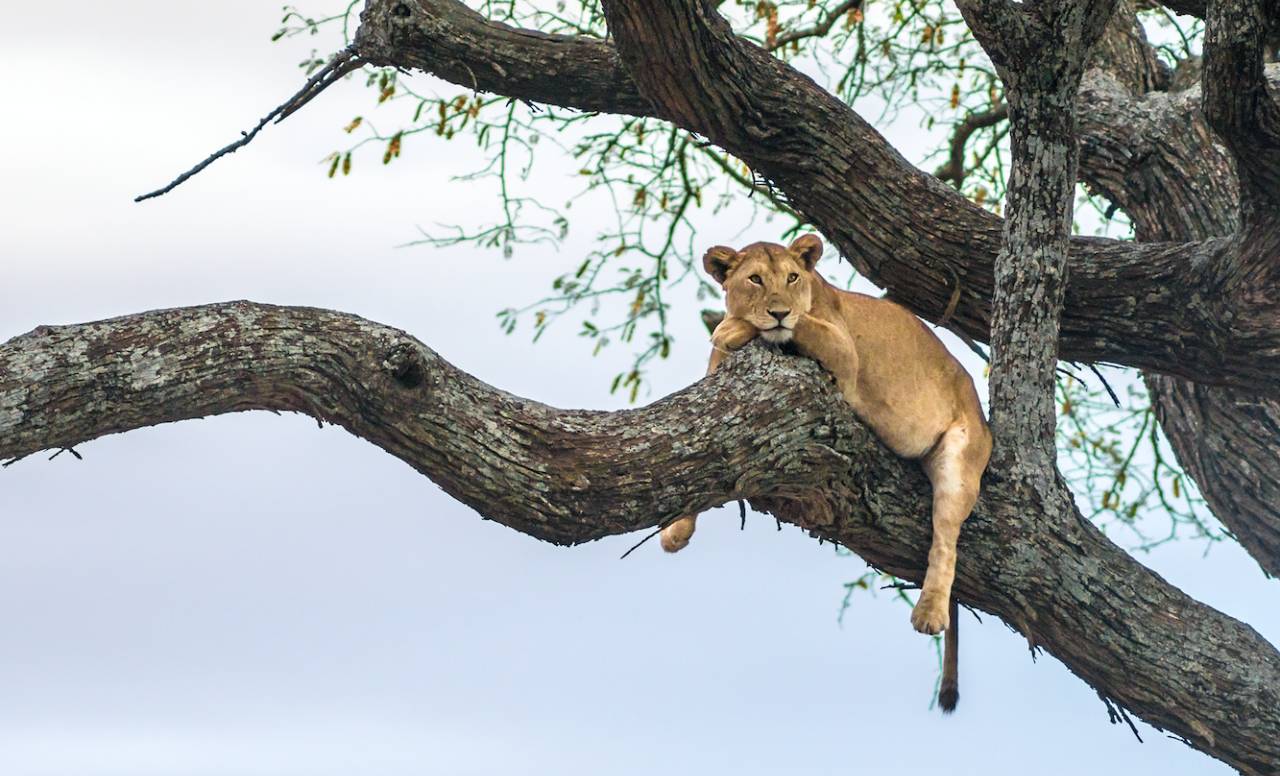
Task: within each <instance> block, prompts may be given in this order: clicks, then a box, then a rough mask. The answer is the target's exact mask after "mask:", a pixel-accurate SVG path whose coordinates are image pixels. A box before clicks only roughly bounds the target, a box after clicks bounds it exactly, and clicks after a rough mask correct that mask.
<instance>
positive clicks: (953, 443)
mask: <svg viewBox="0 0 1280 776" xmlns="http://www.w3.org/2000/svg"><path fill="white" fill-rule="evenodd" d="M989 439H990V437H989V436H988V433H987V430H986V428H985V427H982V426H973V425H971V424H970V423H964V422H961V423H957V424H956V425H953V426H952V427H951V428H949V429H947V431H945V432H944V433H943V435H942V437H941V438H940V439H939V440H938V444H937V445H936V446H935V447H934V449H933V450H932V451H930V453H929V454H928V455H927V456H925V458H924V460H923V461H922V463H923V465H924V471H925V474H926V475H927V476H928V477H929V482H931V483H932V484H933V544H932V546H931V547H930V548H929V570H928V571H927V572H926V573H925V577H924V585H922V586H921V590H920V599H919V600H918V601H917V602H916V606H915V609H913V610H912V612H911V624H912V625H913V626H914V627H915V629H916V630H918V631H920V632H921V633H929V634H935V633H940V632H942V631H944V630H946V629H947V626H948V625H949V624H950V617H949V613H948V610H949V608H950V606H949V605H950V602H951V583H952V581H953V580H954V579H955V576H956V542H957V540H958V539H959V538H960V525H961V524H962V523H963V522H964V521H965V518H967V517H968V516H969V513H970V512H972V511H973V505H974V504H975V503H976V502H977V500H978V486H979V483H980V481H981V479H982V472H983V470H984V469H985V468H986V465H987V457H988V455H989V454H990V441H989Z"/></svg>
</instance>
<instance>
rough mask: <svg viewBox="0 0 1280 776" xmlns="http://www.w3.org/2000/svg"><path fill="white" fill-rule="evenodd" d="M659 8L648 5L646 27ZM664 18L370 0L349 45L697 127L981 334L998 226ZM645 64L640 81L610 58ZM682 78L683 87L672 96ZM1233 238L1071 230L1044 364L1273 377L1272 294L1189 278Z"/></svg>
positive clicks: (878, 268)
mask: <svg viewBox="0 0 1280 776" xmlns="http://www.w3.org/2000/svg"><path fill="white" fill-rule="evenodd" d="M668 5H669V4H668V3H662V2H660V3H655V4H653V9H652V13H653V14H655V16H654V17H653V18H654V20H655V21H661V19H660V18H659V17H660V16H661V15H662V14H664V13H666V10H664V9H668ZM607 8H608V6H607V5H606V9H607ZM681 13H683V14H685V15H683V16H679V17H676V16H670V15H668V16H667V17H666V22H665V23H667V24H677V23H678V26H679V33H678V34H673V32H663V33H662V34H661V35H659V36H652V37H648V38H645V39H644V40H643V44H642V46H641V47H640V48H638V49H636V50H634V51H632V52H631V54H630V55H628V54H627V52H626V51H621V52H618V51H615V48H614V46H613V45H611V44H609V43H607V42H604V41H598V40H590V39H581V38H565V37H561V36H548V35H543V34H541V33H534V32H529V31H524V30H512V29H511V28H509V27H505V26H503V25H498V24H495V23H492V22H485V21H483V20H481V19H479V18H478V17H476V15H475V14H474V13H473V12H470V11H467V10H466V9H465V7H464V6H463V5H462V4H461V3H459V2H457V0H403V1H402V0H370V1H369V2H368V4H367V5H366V9H365V11H364V13H363V14H362V16H361V26H360V29H359V32H358V34H357V37H356V47H357V50H358V51H359V53H360V55H361V56H362V57H364V58H365V59H367V60H369V61H371V62H374V63H376V64H383V65H390V66H397V67H406V68H416V69H422V70H426V71H428V72H431V73H434V74H436V75H439V76H441V77H443V78H446V79H448V80H450V81H452V82H454V83H456V84H459V85H460V86H463V87H465V88H468V89H470V88H480V89H487V90H492V91H495V92H498V93H500V94H506V95H510V96H513V97H517V98H521V99H530V100H537V101H540V102H547V103H550V104H555V105H563V106H566V107H571V108H577V109H580V110H584V111H602V112H619V113H644V114H646V115H653V116H658V117H660V118H664V119H667V120H670V121H672V122H674V123H676V124H678V125H680V126H682V127H685V128H687V129H689V130H692V131H694V132H698V133H700V134H703V135H705V136H707V137H708V138H709V139H711V140H712V141H713V142H715V143H716V144H718V145H720V146H721V147H723V148H725V149H726V150H728V151H729V152H731V153H733V154H734V155H735V156H738V157H739V158H741V159H743V160H744V161H746V162H747V163H748V164H749V165H751V167H752V168H753V169H755V170H757V171H758V172H760V173H761V174H762V175H764V176H765V177H767V178H768V179H769V180H770V181H771V182H772V183H773V184H774V185H775V186H777V187H778V189H779V190H781V191H782V192H784V193H785V195H786V196H787V198H788V201H789V202H790V203H791V204H792V205H793V206H794V207H795V208H796V209H797V210H798V211H799V212H801V213H802V214H803V215H804V216H805V217H806V218H808V219H809V220H810V221H811V222H812V223H813V224H814V225H815V226H816V227H818V228H819V229H820V230H821V231H822V233H823V234H824V236H826V237H827V238H828V239H829V240H830V241H831V242H832V243H833V244H834V245H835V247H836V248H838V249H839V251H840V252H841V253H842V254H843V255H844V256H845V257H846V258H848V259H849V260H850V261H852V262H853V263H854V265H855V266H857V268H858V269H859V271H861V272H862V273H863V274H865V275H866V276H867V277H868V278H870V279H871V280H872V281H873V282H875V283H876V284H878V285H880V286H882V287H883V288H885V289H886V290H887V291H888V292H889V294H890V295H891V296H892V297H893V298H894V299H895V300H897V301H900V302H901V303H903V304H905V305H907V306H908V307H909V308H910V309H912V310H913V311H914V312H916V313H917V314H919V315H920V316H921V317H923V318H925V319H927V320H933V321H936V320H938V319H940V318H941V317H942V315H943V313H944V311H945V310H946V309H947V307H948V303H949V302H950V300H951V298H952V296H953V293H954V291H955V287H956V284H957V282H958V283H959V285H960V290H961V294H960V300H959V304H958V306H957V307H956V309H955V312H954V314H953V315H952V317H951V318H950V320H949V324H948V325H949V326H951V327H952V328H955V329H956V330H958V331H962V332H964V333H965V334H966V335H967V336H969V337H972V338H974V339H977V340H980V341H984V342H985V341H987V340H988V338H989V333H990V320H991V302H992V299H993V295H994V287H995V280H994V266H995V257H996V254H997V252H998V250H999V247H1000V240H1001V231H1002V228H1003V224H1002V222H1001V219H999V218H997V217H995V216H993V215H991V214H990V213H987V212H986V211H984V210H982V209H981V208H979V207H977V206H975V205H973V203H971V202H969V201H968V200H967V199H965V198H964V197H962V196H960V195H959V194H958V193H957V192H955V191H954V190H953V189H951V188H950V187H949V186H946V185H945V184H942V183H941V182H939V181H938V180H937V179H936V178H934V177H933V176H930V175H927V174H925V173H923V172H921V171H920V170H917V169H916V168H915V167H913V166H912V165H911V164H910V163H909V162H907V161H906V160H905V159H904V158H903V157H902V155H901V154H899V153H898V152H897V151H896V150H895V149H894V148H893V147H892V146H890V145H889V144H888V143H887V142H886V141H885V139H884V138H883V137H882V136H881V135H880V134H879V133H878V132H876V131H875V129H874V128H873V127H871V126H870V125H869V124H868V123H867V122H865V121H863V120H862V119H861V117H859V116H858V115H857V114H856V113H854V112H853V111H852V110H851V109H850V108H849V107H848V106H847V105H845V104H844V103H843V102H841V101H840V100H839V99H837V98H836V97H834V96H833V95H831V94H830V93H828V92H827V91H825V90H824V89H822V88H821V87H819V86H818V85H817V84H815V83H814V82H813V81H812V80H810V79H809V78H808V77H806V76H804V75H802V74H801V73H799V72H798V71H796V70H795V69H794V68H791V67H790V66H788V65H786V64H785V63H783V62H780V61H779V60H777V59H776V58H774V57H772V56H771V55H770V54H769V53H768V52H767V51H765V50H764V49H761V48H760V47H758V46H755V45H753V44H751V43H749V42H746V41H742V40H740V39H738V38H737V37H735V36H734V35H733V32H732V30H731V29H729V26H728V25H727V24H726V23H725V22H724V20H723V19H722V18H720V16H719V15H718V14H716V13H715V11H714V9H713V8H711V7H710V6H709V5H704V4H692V5H690V6H689V7H688V8H687V9H686V10H685V11H683V12H681ZM664 29H667V28H664ZM674 29H675V28H674V27H673V28H671V30H672V31H674ZM615 38H616V30H615ZM620 54H621V56H620ZM647 60H651V62H649V64H651V65H652V66H653V69H652V70H651V74H650V75H648V76H645V78H646V79H647V80H648V83H647V84H646V85H645V88H644V89H643V90H642V89H640V85H639V84H638V83H637V77H638V76H637V75H636V73H635V72H628V71H627V68H628V67H632V66H634V65H636V64H637V63H640V62H644V61H647ZM664 78H665V79H666V81H665V84H664V83H663V80H664ZM677 87H678V88H677ZM684 87H690V88H693V87H696V88H697V93H696V94H692V93H691V94H689V95H687V96H682V89H683V88H684ZM664 95H665V96H664ZM655 98H657V99H655ZM1238 249H1239V246H1238V245H1237V244H1236V243H1233V242H1232V241H1230V240H1223V239H1219V240H1208V241H1203V242H1196V243H1184V244H1166V245H1135V244H1133V243H1128V242H1124V241H1117V240H1101V239H1096V238H1074V239H1072V241H1071V252H1070V255H1069V258H1068V272H1067V275H1068V277H1069V283H1068V285H1067V287H1066V290H1065V302H1064V308H1063V313H1062V325H1061V338H1060V345H1059V349H1060V352H1061V355H1062V357H1063V358H1067V359H1070V360H1075V361H1106V362H1111V363H1118V364H1124V365H1129V366H1136V367H1141V368H1146V369H1152V370H1156V371H1159V372H1162V373H1167V374H1176V375H1181V376H1184V377H1187V378H1189V379H1196V380H1199V381H1202V382H1211V383H1215V384H1229V385H1237V386H1242V387H1251V388H1252V389H1253V390H1256V391H1266V390H1276V389H1277V388H1280V300H1277V299H1275V298H1272V297H1258V296H1254V295H1247V294H1237V293H1235V289H1234V288H1233V287H1221V288H1220V287H1219V286H1218V285H1217V284H1215V282H1213V281H1214V279H1213V278H1206V277H1203V276H1202V273H1203V272H1205V271H1206V268H1209V267H1212V266H1214V265H1215V264H1216V263H1218V262H1217V259H1218V258H1219V256H1220V255H1221V254H1222V253H1224V252H1230V251H1234V250H1238ZM1205 289H1214V290H1215V292H1214V293H1213V294H1206V293H1205V291H1204V290H1205Z"/></svg>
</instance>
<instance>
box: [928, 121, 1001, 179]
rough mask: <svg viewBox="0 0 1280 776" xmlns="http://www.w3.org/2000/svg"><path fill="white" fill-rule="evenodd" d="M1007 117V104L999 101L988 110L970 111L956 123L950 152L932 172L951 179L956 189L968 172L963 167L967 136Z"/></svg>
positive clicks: (939, 177) (936, 175)
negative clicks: (942, 163) (944, 161)
mask: <svg viewBox="0 0 1280 776" xmlns="http://www.w3.org/2000/svg"><path fill="white" fill-rule="evenodd" d="M1008 117H1009V106H1008V105H1007V104H1005V103H1000V104H999V105H997V106H996V107H994V108H992V109H991V110H989V111H984V112H982V113H970V114H969V115H968V116H965V117H964V119H963V120H962V121H960V122H959V123H958V124H956V131H955V133H954V134H952V135H951V153H950V155H949V158H948V159H947V163H946V164H944V165H942V166H941V167H939V168H938V169H937V171H936V172H934V177H936V178H938V180H943V181H951V183H952V184H953V185H954V186H955V187H956V188H957V189H958V188H960V184H962V183H964V179H965V176H966V175H967V174H968V173H967V172H966V171H965V169H964V149H965V146H966V145H967V144H968V143H969V137H970V136H971V135H972V134H973V133H974V132H977V131H978V130H979V129H986V128H987V127H992V126H995V125H996V124H999V123H1000V122H1001V121H1004V120H1005V119H1006V118H1008Z"/></svg>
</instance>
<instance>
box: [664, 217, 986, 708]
mask: <svg viewBox="0 0 1280 776" xmlns="http://www.w3.org/2000/svg"><path fill="white" fill-rule="evenodd" d="M821 255H822V241H821V240H820V239H818V237H817V236H816V235H812V234H808V235H804V236H803V237H800V238H799V239H797V240H796V241H795V242H793V243H791V245H790V247H783V246H781V245H777V244H775V243H766V242H758V243H754V244H752V245H748V246H747V247H746V248H743V249H742V250H740V251H735V250H733V249H732V248H726V247H723V246H716V247H714V248H712V249H710V250H709V251H707V253H706V255H705V256H703V258H702V264H703V267H705V268H706V271H707V273H708V274H710V275H711V276H712V277H714V278H715V279H716V280H717V281H719V282H720V285H721V286H722V287H723V288H724V290H725V303H726V307H727V311H728V314H727V315H726V316H725V318H724V320H723V321H722V322H721V323H720V325H719V326H717V327H716V330H715V332H714V333H713V334H712V335H711V343H712V351H711V362H710V364H709V365H708V366H707V373H708V374H710V373H711V372H713V371H715V369H716V367H717V366H719V364H720V362H721V360H722V359H723V358H724V357H725V355H726V354H728V353H729V352H730V351H733V350H736V349H738V348H741V347H742V346H743V345H745V344H747V343H748V342H749V341H751V340H752V339H753V338H755V337H756V336H757V335H759V336H760V337H763V338H764V339H765V341H767V342H772V343H774V344H779V345H780V344H783V343H787V342H794V343H795V347H796V349H797V350H799V351H800V352H801V353H802V354H804V355H806V356H809V357H811V358H814V359H816V360H817V361H818V363H820V364H822V366H823V367H824V368H825V369H826V370H827V371H828V372H830V373H831V374H832V375H833V376H834V377H835V379H836V385H837V386H838V387H839V389H840V393H841V394H843V396H844V399H845V401H847V402H849V405H850V406H851V407H853V411H854V412H855V413H857V415H858V417H859V418H861V419H862V421H863V422H864V423H866V424H867V425H868V426H870V427H871V429H872V430H873V431H875V433H876V435H877V436H878V437H880V439H881V441H883V442H884V443H885V444H886V445H888V447H889V449H891V450H893V451H894V452H895V453H897V454H898V455H900V456H902V457H904V458H913V459H918V460H919V461H920V462H921V465H922V466H923V467H924V471H925V474H926V475H927V476H928V478H929V482H930V483H931V484H932V485H933V545H932V547H931V548H930V550H929V570H928V572H927V573H926V574H925V578H924V585H923V586H922V587H921V591H920V599H919V600H918V601H917V602H916V605H915V609H913V610H912V612H911V624H912V625H913V626H915V629H916V630H918V631H920V632H921V633H931V634H932V633H938V632H940V631H943V630H946V631H947V640H946V641H947V644H946V655H945V660H944V664H943V680H942V689H941V691H940V692H939V696H938V698H939V702H940V704H941V706H942V707H943V709H944V710H946V711H950V710H952V709H954V708H955V704H956V701H957V699H958V697H959V692H958V689H957V682H956V654H957V646H958V645H957V638H956V631H957V628H956V622H955V620H956V619H957V618H956V608H955V603H954V602H953V601H951V583H952V580H953V579H954V578H955V564H956V539H957V538H959V536H960V524H961V523H963V522H964V520H965V518H967V517H968V516H969V512H970V511H972V509H973V505H974V502H975V501H977V498H978V485H979V481H980V480H981V478H982V472H983V470H985V469H986V467H987V459H988V458H989V457H990V455H991V433H990V431H989V430H988V428H987V422H986V419H985V418H984V417H983V416H982V407H981V405H980V404H979V403H978V394H977V392H976V391H975V390H974V387H973V380H972V379H970V377H969V375H968V373H966V372H965V370H964V368H963V367H961V366H960V363H959V362H958V361H956V359H955V358H954V357H953V356H952V355H951V354H950V353H948V352H947V349H946V347H944V346H943V344H942V342H941V341H939V340H938V338H937V337H936V336H934V334H933V332H931V331H930V330H929V329H928V328H927V327H926V326H925V325H924V324H923V323H921V321H920V319H918V318H916V317H915V316H914V315H912V314H911V313H910V312H908V311H907V310H906V309H905V308H903V307H901V306H900V305H898V304H895V303H894V302H890V301H888V300H886V299H876V298H875V297H870V296H866V295H865V294H856V293H852V292H849V291H842V290H840V289H838V288H836V287H834V286H832V285H831V284H829V283H827V281H826V280H824V279H823V278H822V276H820V275H818V274H817V273H816V272H814V271H813V266H814V264H816V263H817V261H818V258H819V257H820V256H821ZM696 519H697V516H696V515H688V516H685V517H682V518H680V519H679V520H676V521H675V522H673V523H671V524H670V525H668V526H667V527H666V528H664V529H663V531H662V547H663V549H665V550H666V551H667V552H676V551H678V550H680V549H682V548H683V547H684V546H685V545H687V544H688V543H689V538H690V537H691V536H692V535H693V531H694V527H695V521H696Z"/></svg>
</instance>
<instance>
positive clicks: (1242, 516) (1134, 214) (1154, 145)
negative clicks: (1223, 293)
mask: <svg viewBox="0 0 1280 776" xmlns="http://www.w3.org/2000/svg"><path fill="white" fill-rule="evenodd" d="M1117 17H1121V18H1118V19H1117V20H1116V22H1115V24H1114V26H1115V27H1116V30H1115V34H1109V36H1108V37H1109V38H1122V39H1123V41H1126V42H1132V41H1141V42H1142V43H1143V47H1145V40H1144V39H1143V36H1142V31H1141V27H1139V26H1136V19H1134V18H1133V14H1132V11H1131V10H1126V13H1125V14H1123V15H1122V14H1121V13H1120V12H1117ZM1126 25H1127V26H1126ZM1104 42H1105V39H1104ZM1115 48H1116V50H1119V48H1120V47H1118V46H1117V47H1115ZM1128 51H1129V54H1130V57H1131V58H1129V59H1126V58H1124V57H1118V58H1113V59H1111V60H1108V61H1103V62H1098V61H1097V59H1095V64H1098V65H1099V66H1100V67H1101V68H1102V69H1099V70H1092V71H1090V72H1089V73H1088V74H1086V76H1085V82H1084V87H1083V89H1082V90H1081V93H1080V100H1079V104H1080V107H1081V161H1080V171H1081V177H1082V178H1083V179H1084V180H1086V181H1087V182H1088V183H1089V185H1091V186H1092V187H1093V188H1094V189H1095V190H1097V191H1099V192H1101V193H1102V194H1103V195H1105V196H1106V197H1108V198H1109V199H1110V200H1111V201H1112V202H1114V203H1115V204H1116V205H1117V206H1119V207H1120V208H1122V209H1124V211H1125V212H1126V213H1128V214H1129V217H1130V218H1131V219H1132V220H1133V223H1134V228H1135V231H1136V235H1137V238H1138V239H1139V240H1144V241H1149V240H1155V241H1160V240H1189V239H1203V238H1205V237H1210V236H1214V235H1223V234H1230V233H1232V232H1233V231H1235V229H1236V228H1237V202H1238V199H1237V194H1238V191H1239V189H1238V185H1237V182H1236V177H1235V165H1234V160H1233V158H1232V156H1231V154H1230V153H1228V152H1227V151H1226V150H1225V149H1223V148H1222V147H1221V146H1220V145H1219V144H1217V143H1216V142H1215V136H1214V133H1213V131H1212V130H1211V129H1210V128H1209V126H1208V123H1207V122H1206V120H1205V117H1204V114H1203V113H1202V112H1201V111H1200V104H1201V91H1200V87H1199V86H1198V85H1197V86H1193V87H1191V88H1189V89H1186V90H1185V91H1181V92H1172V93H1165V92H1150V91H1148V89H1149V86H1148V85H1147V84H1144V83H1143V82H1141V81H1135V80H1132V79H1131V78H1130V75H1131V74H1132V73H1134V72H1135V71H1136V70H1138V69H1139V65H1135V62H1134V59H1135V58H1136V59H1138V61H1139V63H1140V61H1141V60H1142V59H1145V58H1146V57H1147V56H1149V54H1148V53H1146V52H1143V51H1141V50H1140V49H1134V48H1132V47H1130V48H1128ZM1267 75H1268V77H1269V80H1270V82H1271V84H1272V88H1273V89H1275V88H1277V87H1278V86H1280V66H1272V67H1270V68H1268V72H1267ZM1231 271H1234V272H1237V273H1240V274H1246V270H1243V269H1235V270H1231ZM1145 377H1146V383H1147V388H1148V390H1149V391H1150V393H1151V397H1152V401H1153V403H1154V405H1155V408H1156V413H1157V416H1158V418H1159V419H1160V423H1161V426H1162V427H1163V428H1164V431H1165V435H1166V436H1167V438H1168V439H1169V441H1170V443H1171V444H1172V445H1173V448H1174V450H1175V452H1176V453H1177V456H1178V460H1179V461H1180V462H1181V463H1182V466H1183V468H1184V469H1185V470H1186V471H1187V472H1188V473H1189V474H1190V475H1191V476H1192V477H1193V478H1194V479H1195V481H1196V483H1197V484H1198V485H1199V486H1200V490H1201V492H1202V493H1203V495H1204V497H1205V499H1206V501H1208V503H1209V506H1210V508H1211V509H1212V510H1213V512H1214V514H1215V515H1216V516H1217V517H1218V518H1219V519H1220V520H1221V521H1222V523H1223V524H1224V525H1225V526H1226V527H1227V528H1229V529H1230V530H1231V532H1232V533H1233V534H1234V535H1235V536H1236V538H1237V539H1238V540H1239V541H1240V544H1241V545H1242V546H1243V547H1244V548H1245V550H1247V551H1248V552H1249V554H1251V555H1252V556H1253V557H1254V558H1255V559H1256V560H1257V561H1258V563H1259V564H1260V565H1261V566H1262V568H1263V569H1264V570H1265V571H1267V572H1268V573H1270V574H1272V575H1273V576H1280V509H1277V508H1276V504H1280V446H1277V445H1276V440H1277V439H1280V398H1277V397H1276V396H1275V395H1259V394H1253V393H1250V392H1247V391H1241V390H1237V389H1231V388H1222V387H1215V386H1204V385H1197V384H1196V383H1193V382H1190V381H1187V380H1180V379H1177V378H1172V377H1166V376H1161V375H1156V374H1147V375H1146V376H1145Z"/></svg>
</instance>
